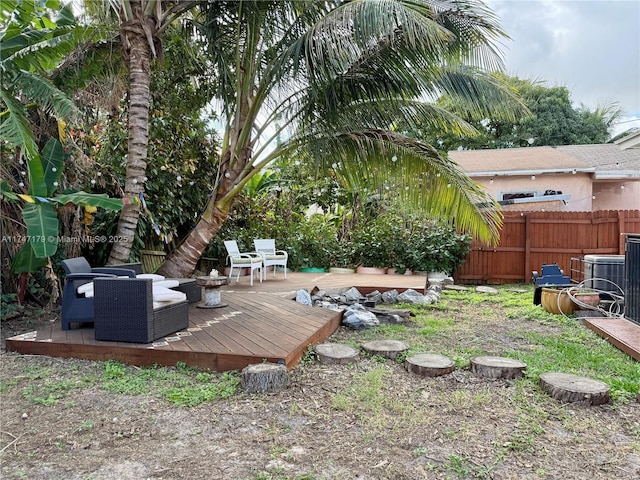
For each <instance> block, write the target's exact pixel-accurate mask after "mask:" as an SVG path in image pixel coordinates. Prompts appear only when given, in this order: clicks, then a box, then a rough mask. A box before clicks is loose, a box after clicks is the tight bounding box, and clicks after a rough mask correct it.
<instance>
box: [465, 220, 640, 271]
mask: <svg viewBox="0 0 640 480" xmlns="http://www.w3.org/2000/svg"><path fill="white" fill-rule="evenodd" d="M625 233H640V210H601V211H596V212H504V225H503V228H502V232H501V235H500V243H499V244H498V246H497V247H487V246H486V245H481V244H477V243H474V244H473V245H472V247H471V252H470V253H469V255H468V256H467V259H466V261H465V263H464V264H463V265H462V266H461V267H460V268H459V269H458V270H457V271H456V272H455V273H454V278H455V280H456V283H460V284H465V283H466V284H477V283H494V284H503V283H522V282H523V283H528V282H530V281H531V273H532V272H533V271H538V272H540V269H541V267H542V265H543V264H550V263H557V264H558V265H559V266H560V268H561V269H563V270H564V273H565V275H567V276H569V275H570V266H571V258H580V257H583V256H584V255H589V254H597V255H624V249H625V235H624V234H625Z"/></svg>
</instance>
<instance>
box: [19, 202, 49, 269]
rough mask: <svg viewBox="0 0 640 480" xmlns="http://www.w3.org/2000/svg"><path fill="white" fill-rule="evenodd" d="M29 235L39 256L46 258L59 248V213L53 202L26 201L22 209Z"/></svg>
mask: <svg viewBox="0 0 640 480" xmlns="http://www.w3.org/2000/svg"><path fill="white" fill-rule="evenodd" d="M22 216H23V218H24V223H25V225H26V226H27V236H28V240H29V242H30V243H31V247H32V248H33V253H34V254H35V256H36V257H38V258H46V257H49V256H51V255H53V254H54V253H56V250H57V249H58V214H57V213H56V210H55V208H54V207H53V204H52V203H26V204H25V205H24V207H23V209H22Z"/></svg>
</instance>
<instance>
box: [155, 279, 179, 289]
mask: <svg viewBox="0 0 640 480" xmlns="http://www.w3.org/2000/svg"><path fill="white" fill-rule="evenodd" d="M179 285H180V282H179V281H178V280H158V281H157V282H155V281H154V282H153V288H156V287H165V288H175V287H177V286H179Z"/></svg>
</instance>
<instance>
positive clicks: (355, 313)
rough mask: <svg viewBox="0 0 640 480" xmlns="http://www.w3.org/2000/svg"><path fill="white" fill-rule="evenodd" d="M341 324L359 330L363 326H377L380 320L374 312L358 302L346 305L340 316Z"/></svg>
mask: <svg viewBox="0 0 640 480" xmlns="http://www.w3.org/2000/svg"><path fill="white" fill-rule="evenodd" d="M342 324H343V325H345V326H347V327H349V328H353V329H354V330H360V329H363V328H371V327H377V326H378V325H380V320H378V317H377V316H376V315H375V314H374V313H371V312H370V311H368V310H367V309H366V308H364V307H363V306H362V305H360V304H359V303H356V304H355V305H351V306H349V307H347V308H346V309H345V311H344V314H343V316H342Z"/></svg>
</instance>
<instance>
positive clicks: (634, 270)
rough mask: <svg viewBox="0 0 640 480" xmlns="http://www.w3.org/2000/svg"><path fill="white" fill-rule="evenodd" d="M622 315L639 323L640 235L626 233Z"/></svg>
mask: <svg viewBox="0 0 640 480" xmlns="http://www.w3.org/2000/svg"><path fill="white" fill-rule="evenodd" d="M626 250H627V253H626V286H625V298H626V305H625V309H624V316H625V318H626V319H627V320H631V321H632V322H635V323H637V324H639V325H640V235H627V241H626Z"/></svg>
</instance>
